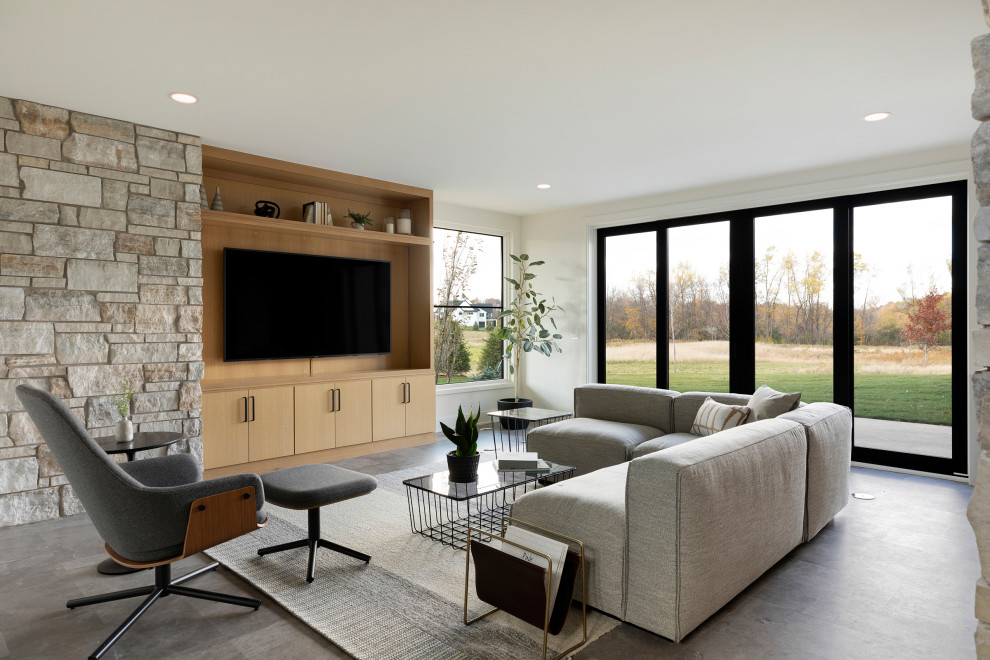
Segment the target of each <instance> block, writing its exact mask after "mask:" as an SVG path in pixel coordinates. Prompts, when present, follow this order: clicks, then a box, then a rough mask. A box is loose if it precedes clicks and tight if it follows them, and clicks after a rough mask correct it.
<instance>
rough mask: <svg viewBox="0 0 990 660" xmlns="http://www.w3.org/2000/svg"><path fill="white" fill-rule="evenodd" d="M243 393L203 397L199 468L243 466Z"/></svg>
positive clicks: (245, 452) (246, 457) (245, 423)
mask: <svg viewBox="0 0 990 660" xmlns="http://www.w3.org/2000/svg"><path fill="white" fill-rule="evenodd" d="M247 397H248V393H247V390H241V391H237V392H206V393H204V394H203V467H204V468H206V469H209V468H218V467H224V466H225V465H237V464H239V463H247V462H248V461H249V460H250V456H249V454H248V421H247V420H248V419H250V417H248V416H246V415H245V410H244V406H245V403H247V402H248V398H247Z"/></svg>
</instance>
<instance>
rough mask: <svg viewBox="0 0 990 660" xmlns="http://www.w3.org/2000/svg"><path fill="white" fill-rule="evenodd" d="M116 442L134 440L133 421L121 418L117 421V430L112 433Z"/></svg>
mask: <svg viewBox="0 0 990 660" xmlns="http://www.w3.org/2000/svg"><path fill="white" fill-rule="evenodd" d="M114 438H116V440H117V442H131V441H132V440H134V423H133V422H132V421H131V420H129V419H122V420H120V421H119V422H117V431H116V432H115V433H114Z"/></svg>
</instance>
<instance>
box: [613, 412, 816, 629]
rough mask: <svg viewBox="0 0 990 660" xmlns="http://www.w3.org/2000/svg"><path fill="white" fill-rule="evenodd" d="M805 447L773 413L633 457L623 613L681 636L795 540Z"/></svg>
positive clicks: (797, 429) (793, 426)
mask: <svg viewBox="0 0 990 660" xmlns="http://www.w3.org/2000/svg"><path fill="white" fill-rule="evenodd" d="M675 401H676V399H675ZM806 454H807V448H806V440H805V433H804V429H803V428H802V427H801V426H800V425H799V424H797V423H795V422H792V421H788V420H781V419H769V420H765V421H761V422H754V423H753V424H746V425H743V426H738V427H736V428H733V429H728V430H726V431H723V432H721V433H718V434H715V435H712V436H708V437H706V438H699V439H697V440H694V441H692V442H686V443H684V444H681V445H678V446H677V447H671V448H670V449H667V450H665V451H660V452H655V453H652V454H649V455H647V456H643V457H641V458H637V459H635V460H633V461H632V462H631V463H630V464H629V472H628V476H627V480H626V516H627V520H628V540H627V571H626V585H627V586H626V603H625V617H624V619H625V620H626V621H628V622H630V623H633V624H635V625H637V626H640V627H643V628H646V629H647V630H650V631H652V632H655V633H657V634H659V635H663V636H664V637H668V638H670V639H672V640H674V641H680V640H681V639H682V638H683V637H684V636H685V635H687V634H688V633H689V632H691V631H692V630H694V628H695V627H697V626H698V625H699V624H700V623H702V622H703V621H704V620H705V619H707V618H708V617H709V616H711V615H712V614H714V613H715V612H716V611H718V610H719V608H721V607H722V606H723V605H725V604H726V603H728V602H729V601H730V600H731V599H732V598H733V597H735V596H736V595H737V594H738V593H739V592H741V591H742V590H743V589H745V588H746V587H747V586H748V585H749V584H751V583H752V582H753V581H754V580H755V579H756V578H758V577H759V576H760V575H761V574H763V573H764V572H765V571H766V570H767V569H769V568H770V567H771V566H773V565H774V564H775V563H776V562H777V561H779V560H780V559H781V558H782V557H783V556H784V555H786V554H787V553H788V552H790V551H791V550H792V549H793V548H795V547H796V546H797V545H798V544H799V543H800V542H801V539H802V533H803V529H804V486H805V457H806Z"/></svg>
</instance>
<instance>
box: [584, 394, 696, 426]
mask: <svg viewBox="0 0 990 660" xmlns="http://www.w3.org/2000/svg"><path fill="white" fill-rule="evenodd" d="M677 396H678V393H677V392H674V391H673V390H660V389H657V388H655V387H634V386H631V385H603V384H600V383H592V384H589V385H582V386H580V387H576V388H574V416H575V417H590V418H593V419H604V420H608V421H611V422H625V423H628V424H640V425H642V426H652V427H653V428H657V429H660V431H661V432H662V433H669V432H670V431H671V430H672V429H671V428H670V401H671V399H673V398H676V397H677ZM657 435H660V434H659V433H658V434H657Z"/></svg>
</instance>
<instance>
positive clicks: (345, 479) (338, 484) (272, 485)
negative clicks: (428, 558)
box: [258, 463, 378, 582]
mask: <svg viewBox="0 0 990 660" xmlns="http://www.w3.org/2000/svg"><path fill="white" fill-rule="evenodd" d="M261 483H262V484H264V486H265V500H266V501H267V502H270V503H271V504H275V505H278V506H284V507H285V508H287V509H307V510H308V511H309V535H308V537H307V538H304V539H300V540H298V541H292V542H291V543H282V544H280V545H273V546H271V547H268V548H261V549H260V550H258V555H259V556H264V555H268V554H271V553H273V552H282V551H283V550H292V549H295V548H304V547H306V546H309V569H308V570H307V572H306V581H307V582H312V581H313V573H314V571H315V570H316V549H317V548H326V549H328V550H334V551H336V552H339V553H341V554H345V555H347V556H349V557H354V558H355V559H360V560H361V561H363V562H365V563H368V562H369V561H371V556H370V555H366V554H364V553H363V552H358V551H357V550H351V549H350V548H345V547H344V546H342V545H337V544H336V543H331V542H330V541H327V540H325V539H322V538H320V507H322V506H324V505H326V504H333V503H334V502H340V501H343V500H349V499H351V498H353V497H360V496H361V495H367V494H368V493H370V492H371V491H373V490H375V488H377V487H378V481H376V480H375V478H374V477H372V476H370V475H367V474H361V473H360V472H354V471H353V470H346V469H344V468H341V467H337V466H335V465H326V464H322V463H320V464H315V465H300V466H299V467H294V468H288V469H287V470H278V471H276V472H269V473H268V474H263V475H261Z"/></svg>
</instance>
